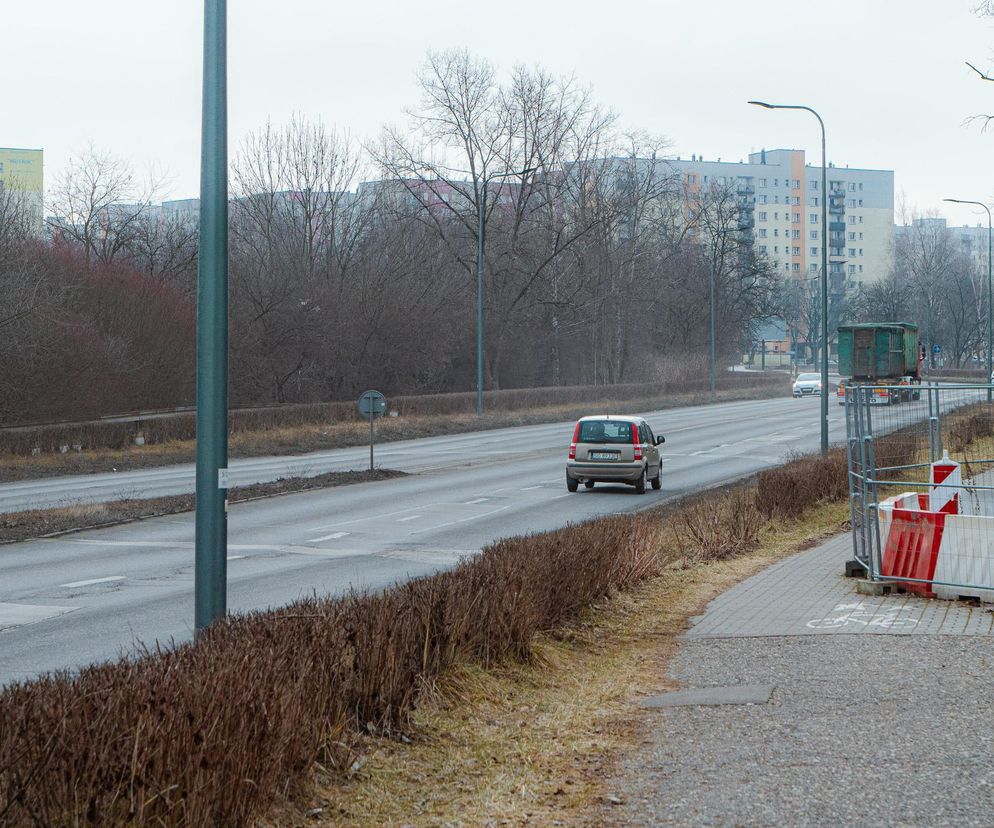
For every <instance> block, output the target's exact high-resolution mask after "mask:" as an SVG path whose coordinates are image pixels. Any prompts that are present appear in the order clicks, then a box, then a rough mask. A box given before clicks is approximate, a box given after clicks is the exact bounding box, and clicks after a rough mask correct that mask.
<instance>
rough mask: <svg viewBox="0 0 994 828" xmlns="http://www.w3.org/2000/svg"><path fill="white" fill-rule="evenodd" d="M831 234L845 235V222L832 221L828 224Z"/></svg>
mask: <svg viewBox="0 0 994 828" xmlns="http://www.w3.org/2000/svg"><path fill="white" fill-rule="evenodd" d="M828 232H829V233H845V232H846V223H845V222H844V221H830V222H829V223H828Z"/></svg>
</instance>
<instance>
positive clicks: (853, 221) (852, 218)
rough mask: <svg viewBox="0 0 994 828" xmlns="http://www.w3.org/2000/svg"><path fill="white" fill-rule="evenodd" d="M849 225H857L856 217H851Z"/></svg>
mask: <svg viewBox="0 0 994 828" xmlns="http://www.w3.org/2000/svg"><path fill="white" fill-rule="evenodd" d="M849 223H850V224H855V223H856V216H849Z"/></svg>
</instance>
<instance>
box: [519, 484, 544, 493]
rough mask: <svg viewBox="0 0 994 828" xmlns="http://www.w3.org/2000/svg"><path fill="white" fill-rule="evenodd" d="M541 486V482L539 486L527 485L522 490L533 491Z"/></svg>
mask: <svg viewBox="0 0 994 828" xmlns="http://www.w3.org/2000/svg"><path fill="white" fill-rule="evenodd" d="M541 488H542V484H541V483H540V484H539V485H537V486H525V488H523V489H522V490H521V491H523V492H533V491H535V489H541Z"/></svg>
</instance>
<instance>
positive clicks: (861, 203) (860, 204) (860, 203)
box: [859, 199, 863, 207]
mask: <svg viewBox="0 0 994 828" xmlns="http://www.w3.org/2000/svg"><path fill="white" fill-rule="evenodd" d="M859 206H860V207H862V206H863V199H860V200H859Z"/></svg>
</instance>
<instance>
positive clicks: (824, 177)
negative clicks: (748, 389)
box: [748, 101, 828, 456]
mask: <svg viewBox="0 0 994 828" xmlns="http://www.w3.org/2000/svg"><path fill="white" fill-rule="evenodd" d="M748 103H750V104H752V105H753V106H761V107H763V108H765V109H803V110H804V111H805V112H810V113H811V114H812V115H814V116H815V117H816V118H817V119H818V124H819V126H821V202H822V203H821V453H822V456H824V455H826V454H828V160H827V158H826V155H825V122H824V121H823V120H822V119H821V115H819V114H818V113H817V112H815V110H813V109H812V108H811V107H810V106H802V105H800V104H771V103H766V102H765V101H749V102H748Z"/></svg>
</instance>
